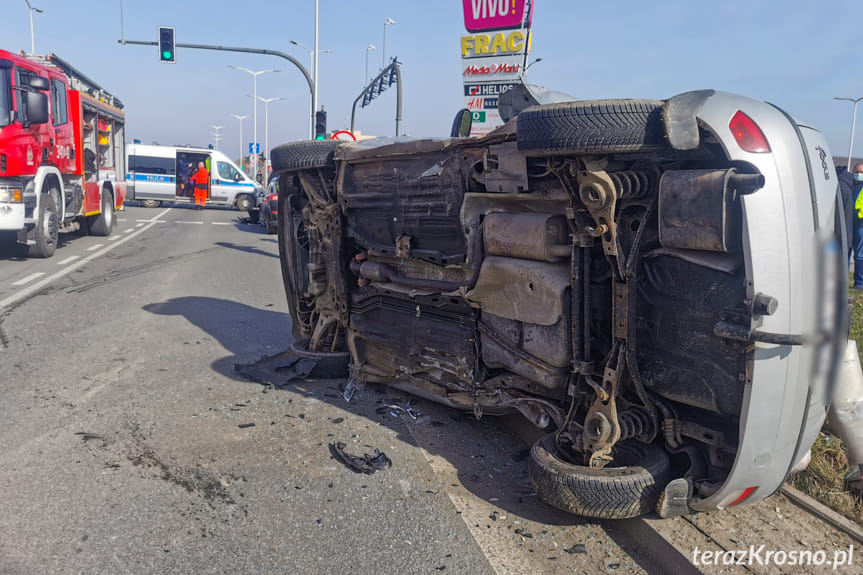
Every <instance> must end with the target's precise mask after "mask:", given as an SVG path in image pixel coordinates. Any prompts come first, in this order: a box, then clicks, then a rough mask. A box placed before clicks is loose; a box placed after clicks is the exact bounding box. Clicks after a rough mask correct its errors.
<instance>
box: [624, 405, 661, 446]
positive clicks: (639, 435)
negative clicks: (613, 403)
mask: <svg viewBox="0 0 863 575" xmlns="http://www.w3.org/2000/svg"><path fill="white" fill-rule="evenodd" d="M617 423H618V425H620V441H623V440H624V439H629V438H635V439H639V440H641V441H645V442H647V441H651V440H652V439H653V438H654V437H656V424H655V422H654V421H653V419H652V418H651V417H650V415H649V414H648V413H647V412H645V411H643V410H641V409H630V410H628V411H624V412H622V413H619V414H618V416H617Z"/></svg>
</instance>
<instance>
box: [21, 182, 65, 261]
mask: <svg viewBox="0 0 863 575" xmlns="http://www.w3.org/2000/svg"><path fill="white" fill-rule="evenodd" d="M59 196H60V193H59V191H58V190H57V188H50V189H49V190H48V193H46V194H42V197H41V198H39V215H38V217H37V218H36V227H34V228H33V229H32V230H30V232H29V233H28V234H27V239H28V240H33V242H34V243H32V244H29V245H27V247H26V249H25V253H26V254H27V256H28V257H32V258H50V257H51V256H53V255H54V251H55V250H56V249H57V240H58V239H59V235H60V217H59V215H58V213H57V198H58V197H59Z"/></svg>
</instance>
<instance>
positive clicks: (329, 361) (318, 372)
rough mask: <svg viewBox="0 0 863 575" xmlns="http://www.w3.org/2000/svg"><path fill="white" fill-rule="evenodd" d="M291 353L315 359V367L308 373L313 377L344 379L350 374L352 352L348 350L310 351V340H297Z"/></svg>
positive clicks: (292, 345)
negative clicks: (349, 365)
mask: <svg viewBox="0 0 863 575" xmlns="http://www.w3.org/2000/svg"><path fill="white" fill-rule="evenodd" d="M291 353H292V354H293V355H295V356H297V357H301V358H303V359H311V360H314V361H315V367H314V368H312V370H311V371H310V372H309V373H308V377H311V378H313V379H342V378H345V377H347V376H348V364H349V363H350V362H351V354H350V353H348V352H346V351H334V352H323V351H309V340H307V339H304V340H301V341H295V342H294V343H292V344H291Z"/></svg>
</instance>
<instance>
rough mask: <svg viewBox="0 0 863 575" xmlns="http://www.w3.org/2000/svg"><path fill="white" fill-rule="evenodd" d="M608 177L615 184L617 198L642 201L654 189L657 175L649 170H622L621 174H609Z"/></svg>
mask: <svg viewBox="0 0 863 575" xmlns="http://www.w3.org/2000/svg"><path fill="white" fill-rule="evenodd" d="M608 176H609V177H610V178H611V180H612V181H613V182H614V187H615V188H616V190H617V197H618V198H620V199H623V198H632V199H640V198H644V197H645V196H647V195H648V194H649V193H650V191H651V190H652V189H653V187H654V186H653V180H654V178H655V175H654V174H653V173H652V172H649V171H647V170H621V171H619V172H608Z"/></svg>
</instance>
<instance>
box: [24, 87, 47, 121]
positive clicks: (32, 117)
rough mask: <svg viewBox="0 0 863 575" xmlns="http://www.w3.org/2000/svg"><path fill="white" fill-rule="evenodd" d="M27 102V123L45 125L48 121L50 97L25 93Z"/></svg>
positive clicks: (35, 93) (37, 93) (36, 93)
mask: <svg viewBox="0 0 863 575" xmlns="http://www.w3.org/2000/svg"><path fill="white" fill-rule="evenodd" d="M43 80H44V78H43ZM25 101H26V102H27V122H29V123H30V124H44V123H46V122H47V121H48V96H46V95H45V94H40V93H39V92H25Z"/></svg>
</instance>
